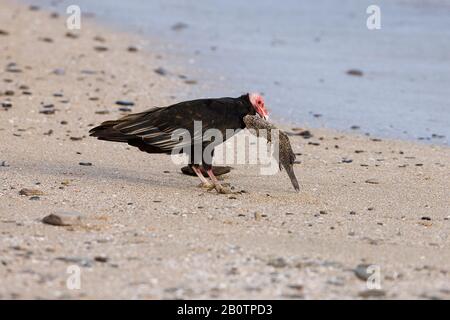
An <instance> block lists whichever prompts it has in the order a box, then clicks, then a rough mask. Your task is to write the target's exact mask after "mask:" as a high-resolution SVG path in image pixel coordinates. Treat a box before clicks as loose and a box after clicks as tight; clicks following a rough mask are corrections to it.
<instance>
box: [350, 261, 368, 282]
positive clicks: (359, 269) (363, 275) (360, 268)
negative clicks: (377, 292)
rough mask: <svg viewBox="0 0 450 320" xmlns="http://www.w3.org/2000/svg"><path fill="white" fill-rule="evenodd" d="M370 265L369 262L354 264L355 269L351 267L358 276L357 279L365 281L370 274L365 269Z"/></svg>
mask: <svg viewBox="0 0 450 320" xmlns="http://www.w3.org/2000/svg"><path fill="white" fill-rule="evenodd" d="M370 266H371V265H370V264H359V265H357V266H356V268H355V269H353V272H354V273H355V275H356V276H357V277H358V279H360V280H363V281H366V280H367V279H369V277H370V276H371V275H372V274H371V273H368V272H367V269H368V268H369V267H370Z"/></svg>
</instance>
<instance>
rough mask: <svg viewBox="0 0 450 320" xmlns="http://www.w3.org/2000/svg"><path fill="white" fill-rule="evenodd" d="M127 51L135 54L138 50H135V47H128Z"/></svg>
mask: <svg viewBox="0 0 450 320" xmlns="http://www.w3.org/2000/svg"><path fill="white" fill-rule="evenodd" d="M127 51H128V52H137V51H138V48H136V47H134V46H129V47H128V48H127Z"/></svg>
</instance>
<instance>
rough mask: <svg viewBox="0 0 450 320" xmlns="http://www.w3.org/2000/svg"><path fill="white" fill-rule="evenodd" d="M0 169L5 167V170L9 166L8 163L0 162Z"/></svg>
mask: <svg viewBox="0 0 450 320" xmlns="http://www.w3.org/2000/svg"><path fill="white" fill-rule="evenodd" d="M0 167H5V168H7V167H9V164H8V162H6V161H4V160H3V161H0Z"/></svg>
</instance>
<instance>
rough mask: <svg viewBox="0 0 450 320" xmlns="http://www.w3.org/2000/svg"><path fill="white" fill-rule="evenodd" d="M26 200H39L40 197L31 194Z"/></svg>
mask: <svg viewBox="0 0 450 320" xmlns="http://www.w3.org/2000/svg"><path fill="white" fill-rule="evenodd" d="M28 200H33V201H37V200H41V197H38V196H33V197H30V199H28Z"/></svg>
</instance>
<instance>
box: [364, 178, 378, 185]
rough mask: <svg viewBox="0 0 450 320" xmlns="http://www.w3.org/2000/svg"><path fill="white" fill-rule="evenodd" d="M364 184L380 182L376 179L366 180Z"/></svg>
mask: <svg viewBox="0 0 450 320" xmlns="http://www.w3.org/2000/svg"><path fill="white" fill-rule="evenodd" d="M364 182H365V183H368V184H380V182H379V181H378V180H377V179H367V180H366V181H364Z"/></svg>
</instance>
